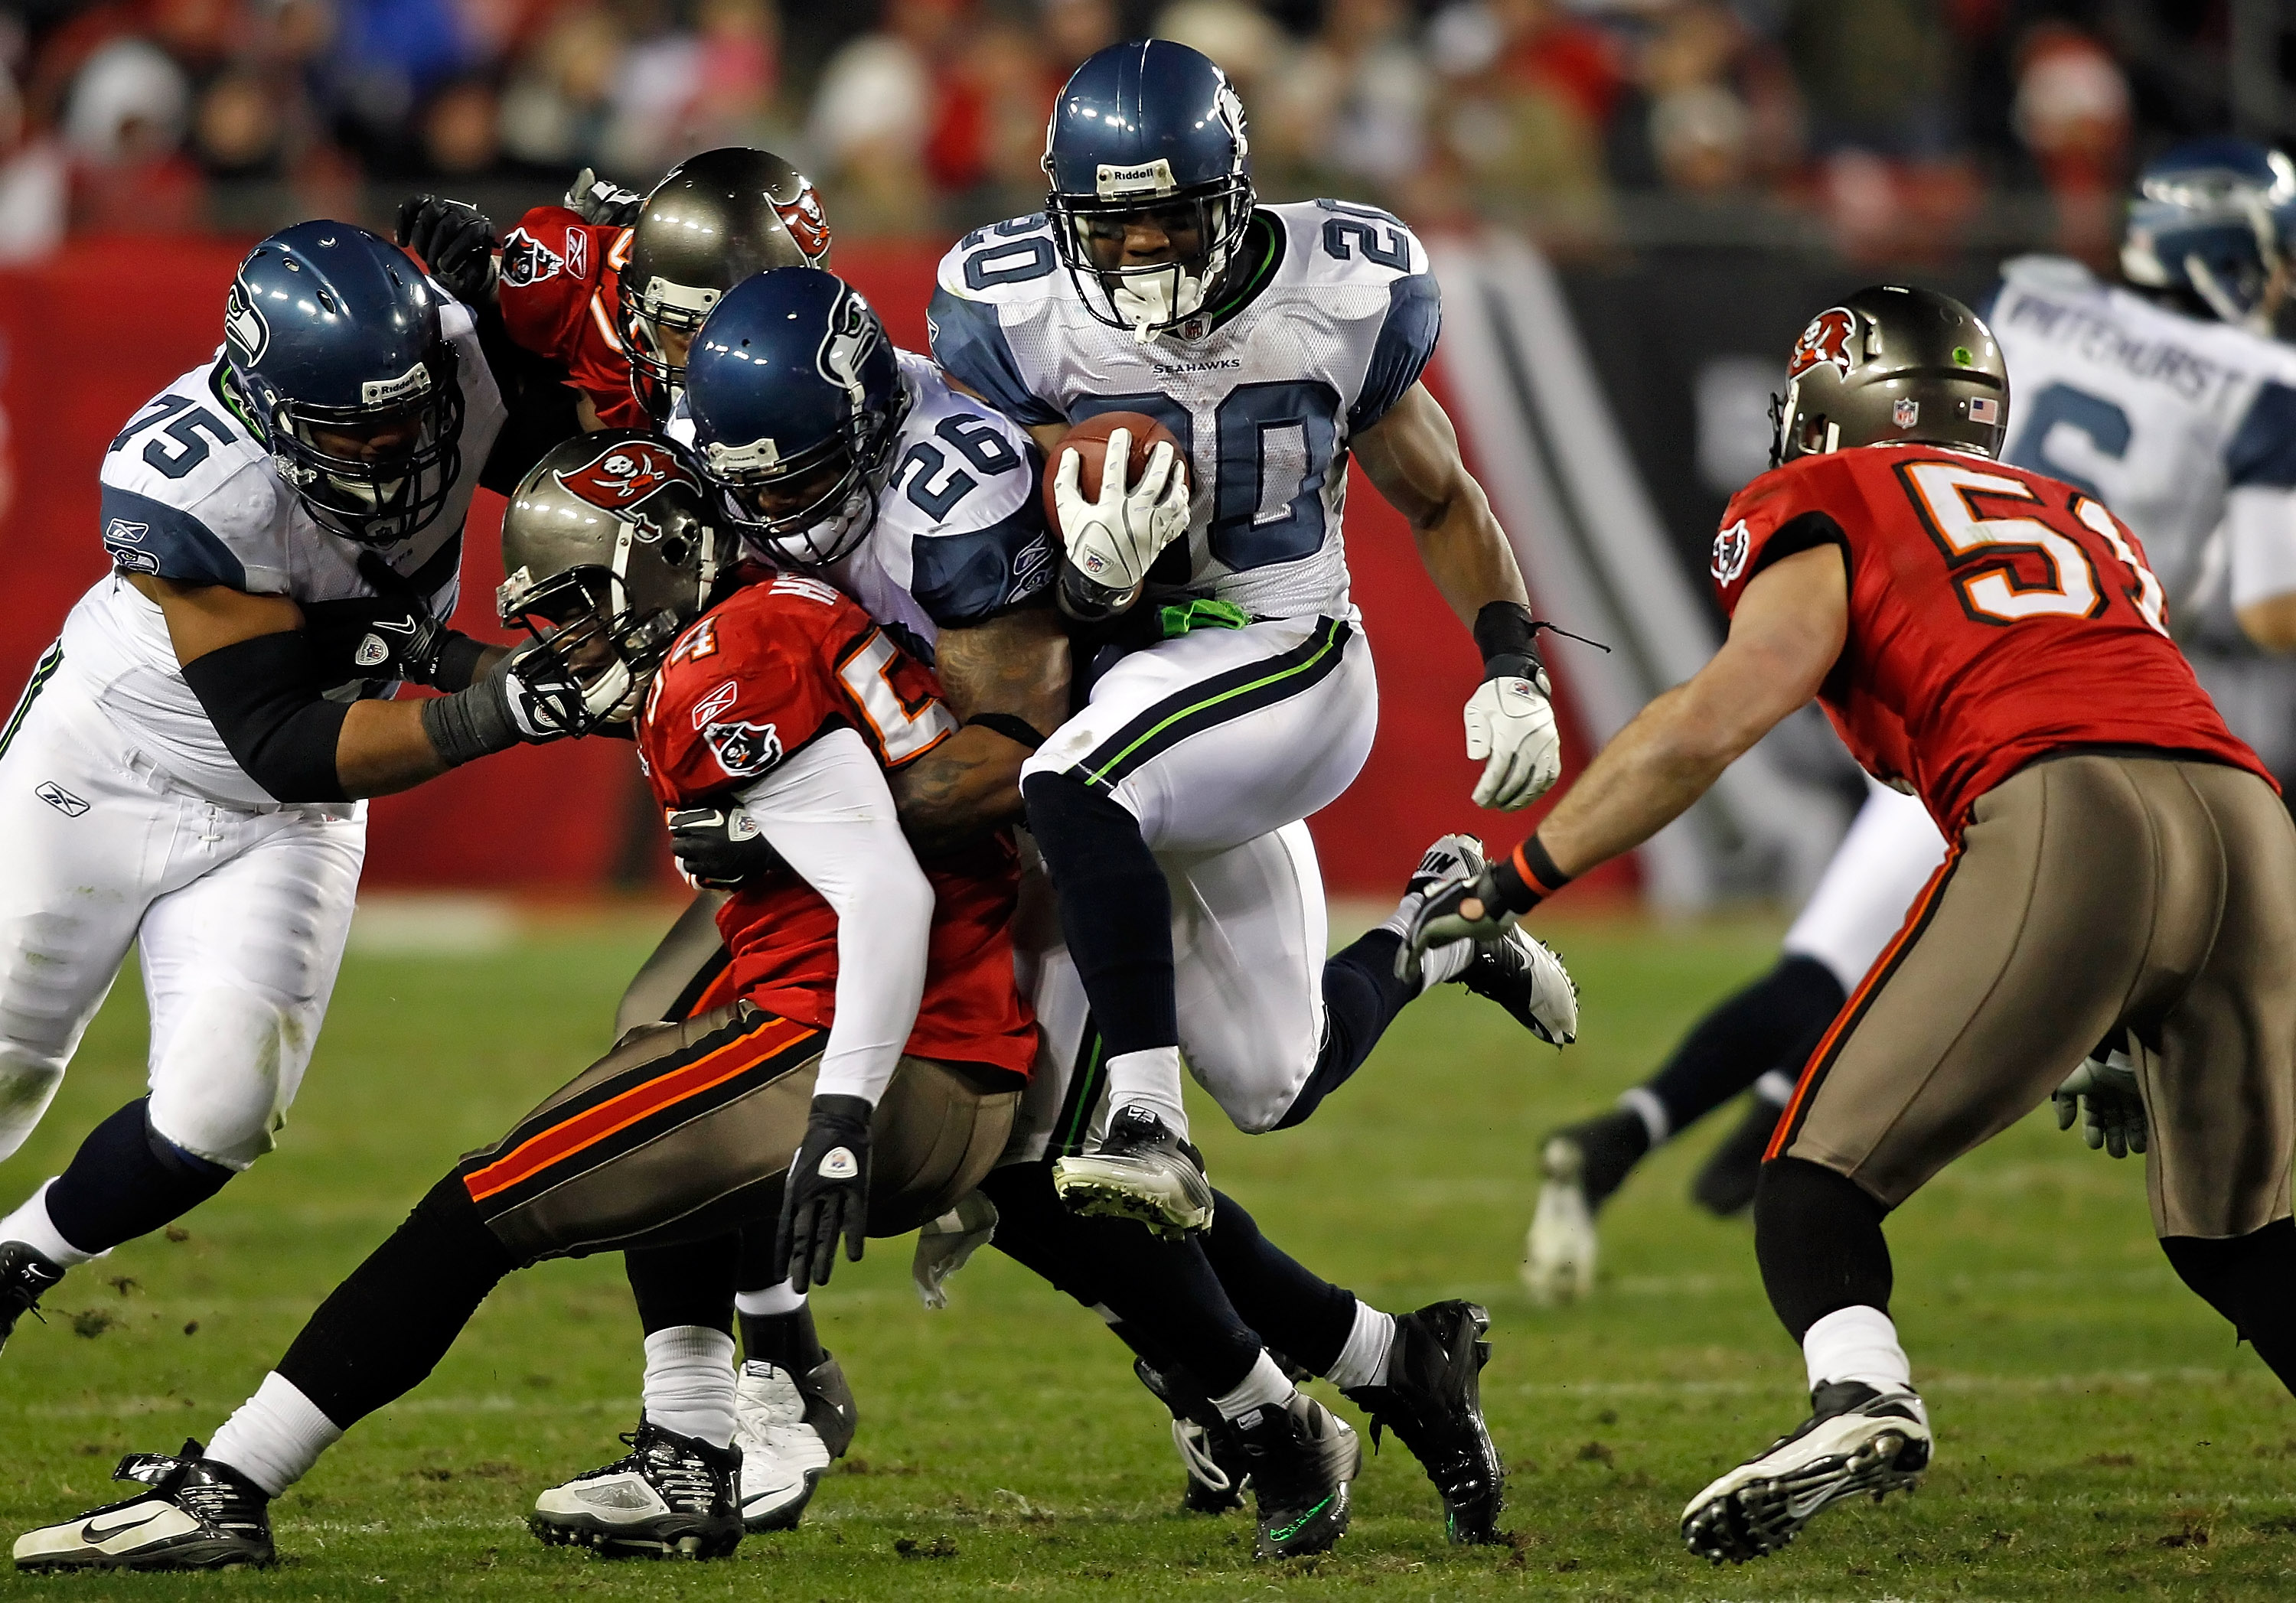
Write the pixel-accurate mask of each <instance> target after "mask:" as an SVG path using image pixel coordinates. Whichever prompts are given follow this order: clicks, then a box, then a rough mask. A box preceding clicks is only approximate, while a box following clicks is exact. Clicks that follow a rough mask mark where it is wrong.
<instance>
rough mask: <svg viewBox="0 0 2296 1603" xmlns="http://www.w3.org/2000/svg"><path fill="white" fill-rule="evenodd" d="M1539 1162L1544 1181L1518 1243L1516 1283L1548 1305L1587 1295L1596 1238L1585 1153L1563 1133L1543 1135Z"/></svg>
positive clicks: (1596, 1254)
mask: <svg viewBox="0 0 2296 1603" xmlns="http://www.w3.org/2000/svg"><path fill="white" fill-rule="evenodd" d="M1539 1165H1540V1166H1541V1167H1542V1168H1543V1169H1544V1170H1545V1171H1546V1184H1544V1185H1543V1186H1541V1187H1540V1188H1539V1190H1538V1208H1537V1209H1536V1210H1535V1211H1534V1212H1533V1213H1532V1214H1531V1215H1530V1234H1529V1237H1528V1238H1526V1239H1525V1240H1524V1242H1523V1254H1522V1283H1523V1288H1524V1289H1526V1290H1528V1291H1529V1293H1530V1300H1531V1301H1532V1302H1534V1303H1537V1304H1538V1305H1539V1306H1540V1307H1542V1308H1551V1307H1554V1306H1555V1305H1556V1304H1561V1303H1574V1302H1577V1301H1578V1300H1579V1299H1580V1298H1581V1297H1585V1296H1591V1295H1592V1294H1593V1292H1594V1290H1595V1264H1596V1262H1597V1261H1598V1260H1599V1259H1600V1257H1601V1255H1602V1239H1601V1237H1600V1236H1598V1235H1597V1234H1596V1233H1595V1210H1594V1209H1593V1208H1592V1207H1590V1206H1588V1205H1587V1179H1586V1154H1584V1153H1583V1152H1581V1151H1580V1150H1579V1143H1578V1142H1576V1141H1572V1140H1570V1138H1569V1137H1568V1136H1565V1135H1561V1134H1557V1135H1553V1136H1550V1137H1548V1138H1547V1142H1546V1150H1545V1152H1543V1153H1542V1154H1540V1157H1539Z"/></svg>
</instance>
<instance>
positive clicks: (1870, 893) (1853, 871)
mask: <svg viewBox="0 0 2296 1603" xmlns="http://www.w3.org/2000/svg"><path fill="white" fill-rule="evenodd" d="M1944 861H1945V837H1944V836H1942V835H1940V834H1939V833H1938V827H1937V825H1936V824H1935V823H1933V822H1931V820H1930V810H1929V809H1928V808H1927V807H1925V806H1922V803H1921V798H1920V797H1913V796H1907V795H1906V794H1904V793H1903V792H1902V791H1898V790H1892V789H1890V788H1889V787H1888V786H1887V785H1883V784H1877V783H1875V782H1874V781H1871V780H1868V781H1866V805H1865V806H1862V807H1860V808H1858V809H1857V817H1856V818H1855V819H1853V820H1851V821H1850V825H1849V833H1848V834H1847V835H1844V836H1843V837H1842V838H1841V845H1840V846H1836V847H1835V848H1834V850H1833V858H1832V860H1831V861H1829V862H1828V863H1826V865H1825V873H1823V874H1821V875H1819V876H1818V880H1817V888H1816V889H1815V890H1813V891H1811V892H1810V893H1809V900H1808V901H1807V902H1805V903H1803V904H1802V909H1801V913H1800V916H1799V917H1797V918H1796V919H1795V920H1794V921H1793V927H1792V928H1791V929H1788V930H1787V931H1786V938H1785V941H1784V949H1785V953H1786V955H1787V956H1788V957H1808V958H1816V960H1817V961H1819V962H1821V963H1824V964H1825V966H1826V967H1827V968H1828V969H1832V970H1833V977H1834V978H1836V979H1838V980H1840V981H1841V988H1842V989H1843V990H1844V991H1847V992H1854V991H1856V990H1857V987H1858V986H1859V984H1860V983H1861V982H1862V981H1864V979H1865V977H1866V970H1867V969H1871V968H1872V967H1873V966H1874V959H1876V958H1878V957H1880V956H1881V955H1882V948H1883V947H1884V946H1887V945H1889V944H1890V941H1891V940H1892V939H1893V938H1894V937H1895V936H1896V935H1897V933H1898V930H1899V929H1900V928H1903V927H1904V925H1905V922H1906V911H1907V909H1908V908H1910V907H1911V906H1913V904H1914V898H1915V896H1918V895H1920V894H1921V888H1922V887H1923V886H1924V885H1926V884H1928V883H1929V878H1930V876H1931V874H1933V873H1935V872H1936V871H1937V866H1938V864H1939V863H1943V862H1944Z"/></svg>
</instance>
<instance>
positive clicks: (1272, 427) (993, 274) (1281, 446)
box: [931, 200, 1442, 618]
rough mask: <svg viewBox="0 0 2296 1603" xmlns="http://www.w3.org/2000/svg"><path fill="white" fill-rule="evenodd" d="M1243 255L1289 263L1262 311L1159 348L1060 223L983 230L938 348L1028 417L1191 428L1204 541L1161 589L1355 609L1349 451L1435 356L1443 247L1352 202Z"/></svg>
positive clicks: (945, 363)
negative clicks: (1095, 304) (1118, 310)
mask: <svg viewBox="0 0 2296 1603" xmlns="http://www.w3.org/2000/svg"><path fill="white" fill-rule="evenodd" d="M1239 249H1242V250H1243V251H1245V252H1246V253H1247V254H1249V253H1251V252H1257V251H1259V250H1263V249H1268V250H1272V251H1273V252H1274V253H1275V255H1276V258H1277V259H1276V260H1275V262H1274V264H1273V266H1272V268H1263V269H1262V271H1267V272H1268V273H1269V274H1270V275H1269V276H1268V278H1267V282H1264V283H1263V284H1262V285H1261V287H1260V289H1259V292H1258V293H1257V294H1256V295H1254V296H1253V297H1252V299H1251V300H1250V301H1249V302H1248V303H1246V305H1245V306H1244V307H1243V308H1242V310H1240V311H1238V312H1236V313H1234V315H1231V316H1230V317H1228V318H1227V320H1226V322H1223V323H1219V324H1218V325H1217V326H1211V327H1206V326H1204V323H1205V322H1206V321H1207V320H1204V319H1201V318H1200V319H1197V320H1193V322H1192V323H1189V324H1186V325H1184V326H1183V327H1182V328H1180V329H1178V330H1176V331H1172V332H1170V333H1168V334H1166V335H1164V336H1163V337H1162V338H1160V339H1156V340H1154V341H1153V342H1152V343H1149V344H1145V345H1144V344H1141V343H1140V342H1139V341H1138V340H1137V339H1136V338H1135V337H1134V336H1133V334H1132V333H1131V332H1130V331H1128V330H1125V329H1120V328H1114V327H1111V326H1110V325H1109V324H1107V323H1102V322H1101V321H1099V320H1098V319H1097V318H1095V316H1094V315H1092V312H1091V311H1090V310H1089V309H1088V308H1087V306H1086V304H1085V301H1084V298H1083V292H1082V291H1081V290H1079V289H1078V285H1077V282H1076V280H1075V279H1074V278H1073V277H1072V276H1071V275H1070V273H1069V271H1068V269H1067V268H1065V267H1063V266H1062V265H1061V262H1060V259H1059V256H1058V253H1057V251H1056V250H1055V249H1054V241H1053V233H1052V228H1051V226H1050V225H1049V224H1047V223H1046V219H1045V217H1043V216H1042V215H1041V214H1039V215H1037V216H1034V217H1017V218H1014V219H1013V221H1011V222H1008V223H999V224H996V225H994V226H993V227H988V228H983V229H980V230H978V231H976V232H974V233H969V234H967V235H965V237H964V239H962V240H960V241H957V243H956V245H955V249H951V250H950V251H949V253H948V254H947V256H946V257H944V258H941V264H940V278H939V284H938V285H937V286H936V287H935V289H934V290H933V298H932V308H931V328H932V347H933V357H934V360H936V361H937V362H939V364H940V365H941V366H942V367H943V368H944V369H945V370H947V372H948V373H949V374H950V375H951V376H952V377H953V378H955V379H956V380H958V381H960V382H961V383H963V384H964V386H965V387H966V388H969V389H972V391H974V392H975V393H977V394H979V395H980V396H981V397H984V398H985V399H987V400H988V402H989V403H990V404H991V405H995V406H996V407H998V408H999V409H1001V410H1002V411H1004V412H1005V413H1008V414H1009V415H1010V416H1012V417H1013V418H1015V419H1017V420H1019V421H1021V422H1022V423H1027V424H1031V425H1035V424H1044V423H1057V422H1069V423H1077V422H1081V421H1084V420H1085V419H1086V418H1088V417H1092V416H1095V415H1097V414H1099V413H1104V412H1138V413H1145V414H1147V415H1148V416H1150V417H1152V418H1154V419H1156V420H1157V421H1159V422H1160V423H1162V424H1164V425H1165V427H1167V428H1169V429H1171V430H1172V432H1173V433H1174V434H1175V435H1176V436H1177V437H1178V438H1179V440H1180V443H1181V446H1182V448H1183V450H1184V451H1185V454H1186V456H1187V459H1188V466H1189V477H1190V481H1191V486H1192V489H1193V504H1192V507H1191V512H1190V517H1189V523H1188V537H1187V542H1186V544H1185V550H1183V549H1181V548H1180V547H1179V546H1177V544H1176V546H1175V548H1174V550H1173V551H1171V552H1167V553H1166V554H1165V557H1164V558H1163V559H1162V560H1160V561H1159V562H1158V563H1157V564H1156V566H1155V568H1153V569H1152V570H1151V572H1150V575H1149V586H1148V593H1149V594H1150V596H1151V597H1152V598H1153V597H1156V596H1159V595H1175V594H1180V593H1187V594H1193V595H1208V596H1216V597H1218V598H1219V599H1221V600H1223V601H1232V602H1234V604H1235V605H1236V606H1238V607H1241V608H1242V609H1243V610H1244V611H1246V612H1248V613H1250V614H1251V615H1252V616H1253V617H1262V618H1277V617H1308V616H1317V615H1322V616H1329V617H1352V616H1353V615H1354V614H1353V609H1352V607H1351V605H1350V603H1349V599H1348V566H1347V555H1346V550H1345V546H1344V544H1343V543H1342V541H1341V517H1342V514H1343V513H1344V512H1345V511H1346V506H1347V452H1348V442H1349V439H1350V438H1353V436H1354V435H1355V434H1356V432H1357V430H1358V429H1367V428H1369V427H1370V426H1371V425H1372V424H1374V423H1375V422H1377V421H1379V420H1380V419H1381V418H1382V417H1383V416H1385V415H1386V413H1387V411H1388V409H1389V408H1390V407H1391V406H1393V405H1395V404H1396V402H1397V401H1398V400H1400V399H1401V398H1402V397H1403V395H1404V393H1405V392H1406V390H1408V389H1409V388H1411V386H1412V384H1413V383H1414V382H1415V381H1416V380H1418V378H1419V375H1420V373H1421V372H1422V371H1423V369H1424V368H1425V367H1426V365H1427V361H1428V358H1429V357H1430V356H1431V355H1432V354H1433V353H1434V349H1435V339H1436V335H1437V333H1438V331H1439V328H1440V326H1441V323H1442V304H1441V299H1440V297H1439V294H1438V292H1437V290H1436V287H1435V278H1434V274H1432V273H1431V271H1430V269H1429V266H1428V259H1427V250H1426V248H1425V247H1424V246H1423V245H1422V244H1421V243H1420V242H1419V240H1418V238H1417V237H1416V236H1415V235H1414V234H1413V233H1412V232H1411V230H1410V229H1408V228H1406V226H1404V225H1403V224H1402V223H1400V222H1398V220H1396V219H1395V218H1394V217H1390V216H1389V215H1388V214H1387V213H1385V212H1383V211H1377V210H1374V209H1371V208H1368V207H1360V206H1349V205H1342V204H1341V203H1340V202H1338V201H1336V200H1308V201H1300V202H1298V203H1295V204H1292V205H1286V206H1267V207H1262V208H1260V209H1259V212H1258V213H1257V215H1256V217H1255V220H1254V226H1253V228H1252V230H1251V232H1250V233H1248V234H1247V235H1246V236H1245V241H1244V243H1243V244H1242V246H1241V247H1239Z"/></svg>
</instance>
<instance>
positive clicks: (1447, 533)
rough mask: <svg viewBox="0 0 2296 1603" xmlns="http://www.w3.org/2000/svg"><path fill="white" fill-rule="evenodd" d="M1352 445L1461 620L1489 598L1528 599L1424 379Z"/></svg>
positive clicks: (1469, 621) (1468, 620)
mask: <svg viewBox="0 0 2296 1603" xmlns="http://www.w3.org/2000/svg"><path fill="white" fill-rule="evenodd" d="M1350 445H1351V448H1352V449H1353V450H1354V452H1355V454H1356V460H1357V462H1360V463H1362V464H1363V470H1364V472H1365V474H1367V475H1368V476H1369V477H1370V478H1371V481H1372V483H1373V485H1374V486H1375V487H1377V488H1378V490H1379V493H1380V494H1381V495H1384V496H1386V497H1387V499H1388V501H1389V503H1390V504H1391V505H1393V506H1394V508H1395V509H1396V511H1399V512H1401V513H1402V514H1403V516H1404V518H1405V519H1406V520H1407V521H1408V522H1409V523H1410V525H1411V534H1412V537H1413V538H1414V539H1415V540H1416V541H1417V542H1418V544H1419V558H1420V560H1421V561H1423V562H1424V563H1426V565H1427V573H1428V577H1431V578H1432V579H1433V580H1434V581H1435V587H1436V588H1437V589H1438V590H1439V591H1441V592H1442V593H1443V599H1444V600H1445V601H1447V602H1448V603H1450V607H1451V610H1452V611H1453V612H1455V613H1456V614H1458V617H1459V621H1460V622H1461V623H1463V624H1465V625H1467V626H1469V627H1471V628H1472V626H1473V625H1474V622H1475V617H1476V615H1477V614H1478V613H1479V612H1480V611H1481V610H1482V609H1483V608H1484V607H1486V606H1488V604H1489V603H1491V602H1493V601H1515V602H1519V603H1523V604H1528V603H1529V600H1530V596H1529V592H1528V591H1526V590H1525V589H1524V588H1523V584H1522V570H1521V568H1518V567H1517V566H1516V565H1515V560H1514V550H1513V547H1512V546H1510V545H1509V544H1507V537H1506V532H1505V530H1504V529H1502V528H1499V520H1498V519H1497V518H1496V517H1494V516H1492V514H1491V503H1490V498H1489V497H1488V496H1487V495H1484V494H1483V487H1482V486H1481V485H1480V484H1478V483H1476V482H1475V476H1474V475H1473V474H1472V473H1470V472H1469V471H1467V464H1466V462H1465V459H1464V458H1463V457H1462V456H1461V455H1460V454H1459V435H1458V431H1457V430H1456V429H1454V428H1452V426H1451V419H1450V417H1449V415H1448V414H1447V413H1445V412H1444V410H1443V406H1442V403H1440V402H1439V401H1438V400H1436V398H1435V397H1433V396H1432V395H1431V394H1429V393H1428V389H1427V386H1426V385H1424V384H1414V385H1413V386H1412V387H1411V388H1409V389H1407V390H1406V391H1404V394H1403V398H1402V399H1401V400H1400V401H1398V402H1397V403H1396V404H1395V405H1394V407H1393V408H1392V409H1391V410H1390V411H1389V413H1388V414H1387V415H1386V416H1385V417H1383V418H1382V419H1380V420H1379V421H1378V422H1376V423H1374V424H1373V425H1372V426H1371V427H1370V428H1368V429H1365V430H1364V431H1363V432H1362V433H1360V434H1358V435H1357V436H1356V437H1355V438H1354V439H1353V441H1351V442H1350Z"/></svg>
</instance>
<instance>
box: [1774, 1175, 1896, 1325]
mask: <svg viewBox="0 0 2296 1603" xmlns="http://www.w3.org/2000/svg"><path fill="white" fill-rule="evenodd" d="M1887 1212H1888V1210H1887V1209H1885V1208H1884V1207H1882V1205H1881V1204H1880V1203H1878V1202H1876V1201H1874V1198H1871V1197H1869V1196H1867V1195H1866V1193H1865V1192H1864V1191H1863V1190H1859V1189H1858V1187H1857V1182H1854V1181H1851V1180H1850V1179H1849V1178H1848V1177H1847V1176H1845V1175H1841V1174H1835V1173H1834V1172H1833V1170H1832V1169H1828V1168H1823V1167H1821V1166H1819V1165H1816V1164H1814V1163H1811V1162H1809V1161H1808V1160H1807V1159H1805V1158H1800V1157H1780V1158H1775V1159H1773V1160H1772V1161H1770V1162H1768V1163H1766V1164H1764V1165H1762V1177H1761V1180H1760V1181H1759V1182H1758V1183H1757V1184H1756V1187H1755V1190H1754V1256H1755V1257H1756V1258H1757V1259H1758V1260H1759V1262H1760V1264H1761V1267H1762V1287H1763V1289H1764V1290H1766V1291H1767V1292H1768V1293H1769V1294H1770V1306H1771V1307H1773V1308H1775V1309H1776V1310H1777V1315H1778V1318H1779V1319H1780V1320H1781V1321H1784V1324H1785V1328H1786V1332H1787V1334H1789V1335H1790V1336H1792V1337H1793V1338H1794V1340H1795V1341H1797V1342H1799V1341H1800V1340H1801V1339H1802V1338H1803V1337H1806V1336H1808V1334H1809V1332H1810V1331H1811V1329H1813V1328H1815V1327H1816V1324H1817V1322H1818V1321H1820V1320H1822V1319H1824V1318H1825V1316H1826V1315H1827V1314H1829V1313H1836V1312H1838V1311H1840V1310H1841V1309H1843V1308H1856V1307H1866V1308H1875V1309H1879V1310H1880V1311H1881V1312H1882V1313H1888V1312H1889V1311H1890V1283H1891V1272H1890V1244H1889V1242H1888V1241H1887V1240H1886V1239H1883V1237H1882V1218H1883V1217H1884V1215H1886V1214H1887Z"/></svg>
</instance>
